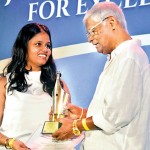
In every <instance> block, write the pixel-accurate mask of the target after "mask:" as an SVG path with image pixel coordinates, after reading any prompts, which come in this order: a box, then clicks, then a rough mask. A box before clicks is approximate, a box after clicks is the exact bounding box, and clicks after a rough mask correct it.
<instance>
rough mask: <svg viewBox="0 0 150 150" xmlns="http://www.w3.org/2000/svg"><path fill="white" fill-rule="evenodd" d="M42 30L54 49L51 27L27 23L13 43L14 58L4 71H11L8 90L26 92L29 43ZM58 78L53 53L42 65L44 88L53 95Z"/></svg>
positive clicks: (41, 79) (41, 78)
mask: <svg viewBox="0 0 150 150" xmlns="http://www.w3.org/2000/svg"><path fill="white" fill-rule="evenodd" d="M40 32H46V33H47V34H48V36H49V39H50V50H51V51H52V41H51V34H50V31H49V29H48V28H47V27H46V26H45V25H42V24H38V23H30V24H27V25H25V26H24V27H23V28H22V29H21V30H20V32H19V33H18V36H17V38H16V41H15V43H14V45H13V51H12V60H11V62H10V63H9V64H8V66H6V67H5V69H4V72H5V70H6V73H10V76H9V83H10V84H9V86H8V92H9V91H13V90H17V91H19V92H26V91H27V90H28V87H29V86H30V85H28V84H27V81H26V79H25V74H28V73H29V71H32V68H31V70H27V69H26V68H25V67H26V65H27V53H28V52H27V45H28V42H29V40H31V39H32V38H33V37H34V36H35V35H36V34H38V33H40ZM55 80H56V66H55V63H54V60H53V56H52V54H51V55H50V57H49V59H48V61H47V62H46V64H45V65H43V66H41V77H40V81H41V83H42V84H43V90H44V91H45V92H47V93H49V94H50V95H51V96H52V91H53V89H54V85H55Z"/></svg>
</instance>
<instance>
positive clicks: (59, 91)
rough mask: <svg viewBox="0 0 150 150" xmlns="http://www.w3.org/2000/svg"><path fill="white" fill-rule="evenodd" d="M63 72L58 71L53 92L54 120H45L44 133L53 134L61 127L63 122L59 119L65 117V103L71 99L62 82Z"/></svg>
mask: <svg viewBox="0 0 150 150" xmlns="http://www.w3.org/2000/svg"><path fill="white" fill-rule="evenodd" d="M60 77H61V73H60V72H57V77H56V82H55V86H54V90H53V93H52V98H53V105H52V111H53V114H52V120H51V121H45V122H44V126H43V129H42V134H52V133H54V132H55V131H57V130H58V129H59V128H60V127H61V123H60V122H58V121H57V119H58V118H64V116H65V105H66V103H67V102H68V101H69V96H70V95H69V94H68V93H66V92H65V91H64V89H63V88H62V85H61V82H60Z"/></svg>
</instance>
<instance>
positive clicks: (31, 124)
mask: <svg viewBox="0 0 150 150" xmlns="http://www.w3.org/2000/svg"><path fill="white" fill-rule="evenodd" d="M4 71H5V74H4V75H3V77H1V78H0V145H1V146H2V147H4V146H5V147H6V148H11V149H14V150H25V149H29V148H28V147H27V146H26V145H25V144H24V143H25V142H26V141H27V139H28V138H29V136H30V135H31V134H32V132H33V131H34V130H35V129H36V128H37V127H38V126H39V125H40V124H41V123H44V121H46V120H48V118H49V112H50V108H51V106H52V91H53V89H54V85H55V80H56V66H55V63H54V60H53V57H52V41H51V34H50V31H49V29H48V28H47V27H46V26H45V25H42V24H38V23H30V24H27V25H25V26H24V27H23V28H22V29H21V30H20V32H19V33H18V36H17V38H16V41H15V43H14V45H13V52H12V59H11V62H10V63H9V64H8V65H7V67H6V68H5V69H4ZM62 85H63V88H64V90H65V91H66V92H68V93H69V90H68V88H67V86H66V84H65V83H64V82H63V81H62Z"/></svg>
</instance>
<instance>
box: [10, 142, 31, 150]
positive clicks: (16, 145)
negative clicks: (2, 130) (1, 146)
mask: <svg viewBox="0 0 150 150" xmlns="http://www.w3.org/2000/svg"><path fill="white" fill-rule="evenodd" d="M12 149H13V150H29V149H30V148H29V147H27V146H26V145H25V144H24V143H23V142H21V141H19V140H15V141H14V142H13V145H12Z"/></svg>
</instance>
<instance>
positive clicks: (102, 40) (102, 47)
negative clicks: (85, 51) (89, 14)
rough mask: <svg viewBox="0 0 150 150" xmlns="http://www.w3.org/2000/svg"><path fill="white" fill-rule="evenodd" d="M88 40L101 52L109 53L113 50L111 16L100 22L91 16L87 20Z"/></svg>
mask: <svg viewBox="0 0 150 150" xmlns="http://www.w3.org/2000/svg"><path fill="white" fill-rule="evenodd" d="M85 25H86V29H87V37H88V42H90V43H92V44H93V45H94V46H95V47H96V49H97V51H98V52H99V53H103V54H109V53H111V51H112V50H113V43H112V28H111V26H110V24H109V17H107V18H105V19H104V20H102V21H100V22H95V21H93V20H92V19H91V18H89V19H88V20H87V21H86V24H85Z"/></svg>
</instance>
